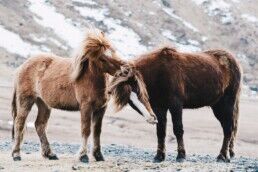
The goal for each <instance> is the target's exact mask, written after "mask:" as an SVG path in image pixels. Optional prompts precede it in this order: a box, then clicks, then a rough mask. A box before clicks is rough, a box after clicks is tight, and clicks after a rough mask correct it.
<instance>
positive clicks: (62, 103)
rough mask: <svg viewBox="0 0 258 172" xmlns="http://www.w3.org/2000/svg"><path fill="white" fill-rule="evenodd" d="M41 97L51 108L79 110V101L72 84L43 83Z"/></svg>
mask: <svg viewBox="0 0 258 172" xmlns="http://www.w3.org/2000/svg"><path fill="white" fill-rule="evenodd" d="M39 97H40V98H41V99H42V100H43V101H44V102H45V103H46V104H47V105H48V106H49V107H51V108H55V109H62V110H70V111H77V110H79V103H78V101H77V99H76V96H75V92H74V89H73V87H72V85H69V84H68V85H67V84H61V83H58V84H57V83H52V84H48V85H42V88H40V93H39Z"/></svg>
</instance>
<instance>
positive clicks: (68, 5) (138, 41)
mask: <svg viewBox="0 0 258 172" xmlns="http://www.w3.org/2000/svg"><path fill="white" fill-rule="evenodd" d="M89 26H96V27H98V28H100V29H102V30H104V31H105V32H107V33H108V36H109V37H110V39H111V40H112V42H113V43H114V45H115V47H116V48H117V50H118V51H119V53H120V55H121V56H122V57H123V58H126V59H130V58H133V57H135V56H137V55H139V54H142V53H144V52H146V51H148V50H151V49H152V48H154V47H157V46H160V45H163V44H171V45H173V46H175V47H178V48H179V49H180V50H184V51H200V50H206V49H210V48H223V49H226V50H229V51H231V52H232V53H234V54H235V55H236V57H237V58H238V59H239V61H240V62H241V64H242V66H243V70H244V78H243V80H244V83H245V85H246V86H245V89H244V91H245V94H246V95H248V96H250V95H255V94H257V92H258V1H257V0H245V1H241V0H131V1H127V0H109V1H100V0H98V1H91V0H65V1H64V0H22V1H21V0H12V1H10V0H0V80H1V84H5V83H7V84H8V83H11V78H12V71H13V70H14V69H15V68H16V67H17V66H19V65H20V64H21V63H22V62H23V61H24V60H25V59H26V58H28V57H29V56H30V55H31V54H35V53H38V52H53V53H55V54H58V55H61V56H67V57H69V56H70V54H71V52H72V50H73V48H75V47H76V46H77V45H78V44H79V42H80V40H81V37H82V35H83V30H84V28H86V27H89Z"/></svg>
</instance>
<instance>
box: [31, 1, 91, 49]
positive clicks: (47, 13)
mask: <svg viewBox="0 0 258 172" xmlns="http://www.w3.org/2000/svg"><path fill="white" fill-rule="evenodd" d="M29 2H30V3H31V4H30V6H29V10H30V11H31V12H33V13H34V14H35V16H34V20H35V21H36V22H37V23H38V24H40V25H42V26H44V27H49V28H51V29H52V30H53V31H54V32H55V34H56V35H58V36H59V37H60V38H61V39H64V40H65V41H67V42H68V44H69V45H70V46H71V47H73V48H74V47H77V46H78V45H79V43H80V41H81V38H82V36H83V35H82V32H81V31H80V30H79V29H77V28H76V27H75V26H73V25H72V24H71V23H70V22H69V20H68V19H66V18H65V17H64V16H63V15H62V14H60V13H57V12H56V9H55V7H53V6H51V5H49V4H48V3H47V1H45V0H29ZM85 2H86V1H85Z"/></svg>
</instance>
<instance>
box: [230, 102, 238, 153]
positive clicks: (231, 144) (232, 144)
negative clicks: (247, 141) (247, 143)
mask: <svg viewBox="0 0 258 172" xmlns="http://www.w3.org/2000/svg"><path fill="white" fill-rule="evenodd" d="M233 115H234V117H233V119H234V121H233V122H234V128H233V135H232V137H231V140H230V143H229V155H230V158H233V157H235V152H234V145H235V140H236V134H237V128H238V118H239V100H238V99H237V101H236V103H235V106H234V111H233Z"/></svg>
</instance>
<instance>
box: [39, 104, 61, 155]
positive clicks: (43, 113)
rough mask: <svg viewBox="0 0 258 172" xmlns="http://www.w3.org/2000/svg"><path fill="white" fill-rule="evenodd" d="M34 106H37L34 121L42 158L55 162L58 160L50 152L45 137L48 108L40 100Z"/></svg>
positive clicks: (48, 114)
mask: <svg viewBox="0 0 258 172" xmlns="http://www.w3.org/2000/svg"><path fill="white" fill-rule="evenodd" d="M36 104H37V106H38V116H37V119H36V121H35V128H36V131H37V134H38V136H39V139H40V143H41V149H42V156H43V157H46V158H48V159H50V160H56V159H58V158H57V156H56V155H55V154H54V153H53V152H52V151H51V148H50V145H49V142H48V139H47V135H46V126H47V122H48V119H49V116H50V108H48V106H47V105H46V104H45V103H44V102H43V101H42V100H41V99H37V101H36Z"/></svg>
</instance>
